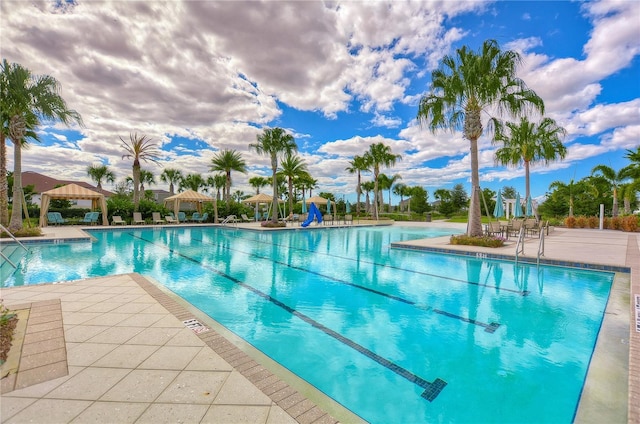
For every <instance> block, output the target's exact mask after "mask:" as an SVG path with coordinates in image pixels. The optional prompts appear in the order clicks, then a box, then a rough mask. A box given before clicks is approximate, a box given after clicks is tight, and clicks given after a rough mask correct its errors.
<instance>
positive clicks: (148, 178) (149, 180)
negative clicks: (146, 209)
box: [140, 169, 156, 193]
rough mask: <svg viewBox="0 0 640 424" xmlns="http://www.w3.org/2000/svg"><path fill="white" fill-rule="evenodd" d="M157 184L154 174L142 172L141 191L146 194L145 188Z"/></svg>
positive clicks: (143, 170) (142, 170)
mask: <svg viewBox="0 0 640 424" xmlns="http://www.w3.org/2000/svg"><path fill="white" fill-rule="evenodd" d="M155 183H156V177H155V176H154V175H153V172H151V171H147V170H146V169H141V170H140V191H141V192H143V193H144V190H145V188H144V186H145V184H146V185H147V186H150V185H151V184H155Z"/></svg>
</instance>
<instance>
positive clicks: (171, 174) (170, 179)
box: [160, 168, 182, 196]
mask: <svg viewBox="0 0 640 424" xmlns="http://www.w3.org/2000/svg"><path fill="white" fill-rule="evenodd" d="M181 178H182V172H181V171H180V170H179V169H172V168H165V169H164V170H163V171H162V174H160V181H162V182H164V183H169V193H171V195H172V196H173V195H174V194H175V193H174V188H175V187H174V185H175V184H176V183H180V179H181Z"/></svg>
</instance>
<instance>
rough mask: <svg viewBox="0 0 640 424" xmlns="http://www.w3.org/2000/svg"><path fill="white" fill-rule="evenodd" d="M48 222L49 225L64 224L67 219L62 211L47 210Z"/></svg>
mask: <svg viewBox="0 0 640 424" xmlns="http://www.w3.org/2000/svg"><path fill="white" fill-rule="evenodd" d="M47 222H48V223H49V225H60V224H64V223H66V222H67V221H66V220H65V219H63V218H62V215H60V212H47Z"/></svg>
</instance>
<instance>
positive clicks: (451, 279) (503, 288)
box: [232, 235, 530, 296]
mask: <svg viewBox="0 0 640 424" xmlns="http://www.w3.org/2000/svg"><path fill="white" fill-rule="evenodd" d="M232 237H234V238H237V239H242V240H247V241H255V242H256V243H261V244H267V245H271V246H278V247H283V248H285V249H289V250H299V251H301V252H309V253H313V254H314V255H324V256H328V257H330V258H338V259H343V260H347V261H352V262H360V263H363V264H368V265H375V266H381V267H385V268H391V269H398V270H401V271H405V272H410V273H413V274H418V275H424V276H427V277H436V278H441V279H443V280H448V281H455V282H458V283H464V284H470V285H473V286H478V287H486V288H489V289H495V290H498V291H507V292H511V293H516V294H519V295H521V296H528V295H529V293H530V292H529V290H514V289H509V288H506V287H498V286H492V285H489V284H485V283H476V282H473V281H469V280H462V279H459V278H451V277H445V276H443V275H438V274H432V273H430V272H423V271H414V270H410V269H404V268H400V267H399V266H396V265H387V264H381V263H378V262H371V261H360V260H359V259H353V258H349V257H345V256H338V255H334V254H331V253H324V252H316V251H313V250H310V249H303V248H301V247H291V246H288V245H286V244H280V243H269V242H265V241H261V240H255V239H253V240H252V239H248V238H246V237H241V236H235V235H234V236H232Z"/></svg>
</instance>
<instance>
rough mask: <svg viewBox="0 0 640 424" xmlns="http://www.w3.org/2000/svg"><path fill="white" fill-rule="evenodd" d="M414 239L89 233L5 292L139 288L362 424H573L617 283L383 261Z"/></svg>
mask: <svg viewBox="0 0 640 424" xmlns="http://www.w3.org/2000/svg"><path fill="white" fill-rule="evenodd" d="M429 230H432V229H429ZM425 231H427V230H425V229H420V228H413V227H411V228H410V227H396V226H394V227H368V228H340V229H330V230H329V229H328V230H299V231H280V232H258V231H247V230H238V229H231V228H219V227H204V228H196V227H191V228H185V227H183V228H180V227H173V228H172V227H169V228H165V229H158V228H155V229H152V228H149V229H135V230H133V229H119V230H114V231H94V232H92V235H93V236H94V237H95V238H96V239H97V240H96V241H94V242H87V243H68V244H59V245H48V246H46V247H30V248H31V250H32V252H31V253H30V254H29V255H28V256H27V257H25V258H24V259H23V260H22V261H21V263H20V266H19V269H18V271H17V272H16V273H14V274H13V275H12V276H10V277H9V278H8V279H7V280H6V281H5V282H4V285H5V286H17V285H24V284H38V283H43V282H52V281H63V280H74V279H79V278H87V277H95V276H103V275H111V274H120V273H128V272H138V273H140V274H143V275H148V276H150V277H153V278H154V279H156V280H158V281H160V282H161V283H162V284H164V285H165V286H166V287H168V288H169V289H171V290H172V291H174V292H175V293H177V294H179V295H180V296H181V297H183V298H184V299H186V300H187V301H189V302H190V303H191V304H193V305H195V306H196V307H198V308H199V309H201V310H202V311H204V312H205V313H207V314H208V315H209V316H211V317H212V318H213V319H215V320H216V321H218V322H219V323H221V324H222V325H224V326H225V327H226V328H228V329H229V330H230V331H232V332H234V333H235V334H237V335H238V336H240V337H242V338H243V339H244V340H246V341H247V342H248V343H250V344H252V345H253V346H255V347H256V348H258V349H259V350H261V351H262V352H264V353H265V354H266V355H268V356H270V357H271V358H272V359H274V360H275V361H277V362H279V363H280V364H281V365H283V366H284V367H286V368H288V369H289V370H290V371H292V372H294V373H295V374H297V375H298V376H300V377H301V378H303V379H304V380H306V381H307V382H309V383H310V384H312V385H313V386H315V387H316V388H318V389H319V390H321V391H322V392H324V393H325V394H327V395H328V396H330V397H332V398H333V399H335V400H336V401H338V402H339V403H341V404H342V405H344V406H345V407H347V408H348V409H350V410H352V411H353V412H354V413H356V414H358V415H360V416H361V417H362V418H364V419H365V420H367V421H369V422H372V423H420V422H458V423H477V422H483V423H484V422H500V423H506V422H514V423H524V422H531V423H539V422H554V423H555V422H571V421H572V420H573V418H574V414H575V412H576V407H577V404H578V400H579V397H580V393H581V390H582V386H583V383H584V380H585V377H586V372H587V368H588V365H589V361H590V358H591V355H592V352H593V349H594V346H595V342H596V338H597V335H598V331H599V328H600V325H601V322H602V319H603V315H604V310H605V306H606V303H607V299H608V296H609V292H610V289H611V285H612V282H613V274H612V273H607V272H597V271H586V270H580V269H573V268H563V267H545V266H540V267H539V268H538V267H536V266H535V265H528V264H514V263H512V262H504V261H492V260H486V259H485V260H479V259H476V258H470V257H461V256H455V255H445V254H432V253H424V252H414V251H408V250H404V249H390V248H389V245H390V244H391V243H393V242H397V241H404V240H411V239H416V238H424V237H428V236H438V235H447V234H451V233H452V230H451V229H442V230H432V231H431V232H430V233H426V232H425Z"/></svg>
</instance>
